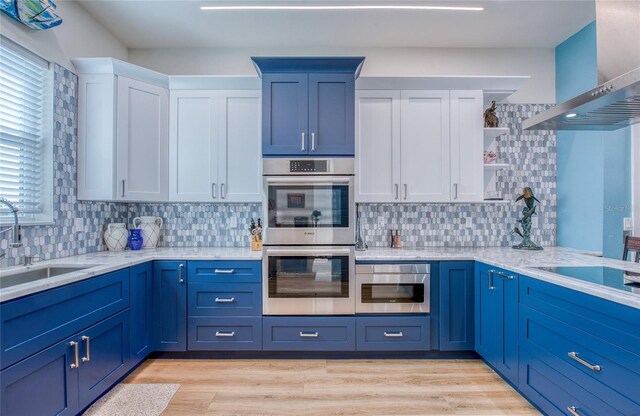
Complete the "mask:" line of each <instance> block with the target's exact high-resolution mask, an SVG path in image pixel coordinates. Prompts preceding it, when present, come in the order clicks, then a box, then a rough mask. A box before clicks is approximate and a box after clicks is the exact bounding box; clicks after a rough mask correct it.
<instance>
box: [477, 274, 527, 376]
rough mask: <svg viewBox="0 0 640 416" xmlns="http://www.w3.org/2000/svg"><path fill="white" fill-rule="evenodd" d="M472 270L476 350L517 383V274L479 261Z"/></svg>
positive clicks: (502, 373)
mask: <svg viewBox="0 0 640 416" xmlns="http://www.w3.org/2000/svg"><path fill="white" fill-rule="evenodd" d="M475 274H476V277H475V327H476V328H475V345H476V351H477V352H478V354H480V355H481V356H482V358H484V359H485V360H486V361H487V362H488V363H489V364H490V365H492V366H493V367H494V368H495V369H496V370H497V371H498V372H499V373H500V374H501V375H502V376H503V377H504V378H506V379H507V380H509V381H510V382H511V383H513V384H514V385H516V386H517V384H518V335H517V334H518V280H519V276H518V275H517V274H516V273H512V272H509V271H508V270H503V269H500V268H497V267H493V266H488V265H486V264H482V263H478V264H477V265H476V272H475Z"/></svg>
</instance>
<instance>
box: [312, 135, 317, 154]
mask: <svg viewBox="0 0 640 416" xmlns="http://www.w3.org/2000/svg"><path fill="white" fill-rule="evenodd" d="M311 151H312V152H315V151H316V134H315V133H311Z"/></svg>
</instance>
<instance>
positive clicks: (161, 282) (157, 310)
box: [153, 261, 187, 351]
mask: <svg viewBox="0 0 640 416" xmlns="http://www.w3.org/2000/svg"><path fill="white" fill-rule="evenodd" d="M153 339H154V342H153V344H154V349H155V350H156V351H186V350H187V270H186V262H184V261H156V262H154V269H153Z"/></svg>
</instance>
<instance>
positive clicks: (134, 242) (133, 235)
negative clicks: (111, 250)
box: [129, 228, 142, 250]
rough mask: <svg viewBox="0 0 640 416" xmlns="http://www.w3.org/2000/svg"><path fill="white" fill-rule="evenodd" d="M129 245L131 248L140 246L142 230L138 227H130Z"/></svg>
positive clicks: (138, 248) (134, 248)
mask: <svg viewBox="0 0 640 416" xmlns="http://www.w3.org/2000/svg"><path fill="white" fill-rule="evenodd" d="M129 247H130V248H131V250H140V249H141V248H142V230H141V229H140V228H132V229H131V230H130V231H129Z"/></svg>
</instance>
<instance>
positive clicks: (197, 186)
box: [169, 91, 221, 202]
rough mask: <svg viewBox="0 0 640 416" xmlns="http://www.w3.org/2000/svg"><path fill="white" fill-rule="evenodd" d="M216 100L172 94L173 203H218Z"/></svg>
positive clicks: (206, 94) (206, 93) (190, 93)
mask: <svg viewBox="0 0 640 416" xmlns="http://www.w3.org/2000/svg"><path fill="white" fill-rule="evenodd" d="M215 102H216V97H215V96H214V95H213V93H212V92H210V91H171V117H170V119H171V122H170V126H171V134H170V137H169V200H171V201H182V202H212V201H218V200H219V199H220V198H219V195H218V186H219V183H218V180H217V175H218V172H217V163H218V144H217V140H216V134H217V130H218V128H219V124H220V122H221V119H220V118H219V117H218V115H217V114H216V105H215V104H216V103H215Z"/></svg>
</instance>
